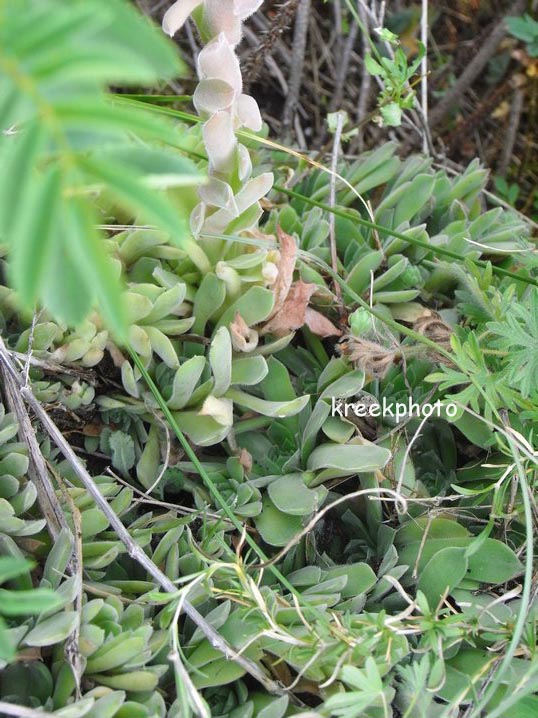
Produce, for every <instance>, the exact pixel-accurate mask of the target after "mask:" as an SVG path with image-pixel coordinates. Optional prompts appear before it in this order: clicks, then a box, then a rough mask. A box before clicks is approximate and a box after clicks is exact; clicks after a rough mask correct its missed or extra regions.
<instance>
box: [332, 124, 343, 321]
mask: <svg viewBox="0 0 538 718" xmlns="http://www.w3.org/2000/svg"><path fill="white" fill-rule="evenodd" d="M343 127H344V113H343V112H337V113H336V128H335V131H334V143H333V153H332V158H331V184H330V194H329V205H330V206H331V207H334V206H335V204H336V173H337V170H338V155H339V153H340V143H341V141H342V129H343ZM329 240H330V243H331V264H332V268H333V272H334V273H335V274H338V253H337V251H336V217H335V216H334V214H333V213H332V212H331V215H330V217H329ZM334 293H335V295H336V299H337V301H338V304H339V305H340V314H343V313H344V305H343V302H342V289H341V287H340V285H339V284H338V282H335V283H334Z"/></svg>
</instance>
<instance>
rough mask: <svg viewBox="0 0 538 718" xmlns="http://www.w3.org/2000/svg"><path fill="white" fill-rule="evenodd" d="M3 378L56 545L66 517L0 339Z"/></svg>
mask: <svg viewBox="0 0 538 718" xmlns="http://www.w3.org/2000/svg"><path fill="white" fill-rule="evenodd" d="M0 360H1V361H0V374H1V376H2V379H3V389H4V395H5V399H6V402H7V405H8V407H9V409H10V411H11V412H13V414H14V415H15V417H16V419H17V423H18V426H19V431H18V434H19V439H20V440H21V441H22V442H23V443H24V444H26V446H27V447H28V456H29V460H30V463H29V465H28V477H29V478H30V481H31V482H32V483H33V484H34V486H35V487H36V490H37V501H38V504H39V508H40V510H41V514H42V515H43V518H44V519H45V521H46V522H47V530H48V532H49V534H50V536H51V538H52V540H53V541H56V539H57V538H58V535H59V533H60V531H61V530H62V529H68V528H69V526H68V524H67V521H66V518H65V516H64V513H63V511H62V509H61V507H60V504H59V503H58V499H57V497H56V491H55V490H54V486H53V484H52V481H51V479H50V476H49V474H48V471H47V466H46V464H45V460H44V459H43V455H42V453H41V449H40V448H39V444H38V441H37V439H36V435H35V432H34V428H33V426H32V422H31V421H30V418H29V417H28V413H27V412H26V409H25V407H24V402H23V400H22V398H21V393H20V392H21V381H20V379H19V375H18V374H17V372H16V370H15V369H14V368H13V364H12V360H11V357H10V356H9V353H8V351H7V349H6V347H5V344H4V342H3V341H2V339H1V338H0Z"/></svg>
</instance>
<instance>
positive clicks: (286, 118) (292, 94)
mask: <svg viewBox="0 0 538 718" xmlns="http://www.w3.org/2000/svg"><path fill="white" fill-rule="evenodd" d="M309 20H310V0H300V2H299V7H298V8H297V15H296V18H295V32H294V35H293V55H292V60H291V69H290V78H289V81H288V95H287V97H286V102H285V104H284V112H283V114H282V134H283V136H284V137H286V136H287V135H289V131H290V129H291V126H292V122H293V115H294V112H295V108H296V107H297V103H298V101H299V91H300V89H301V80H302V77H303V68H304V60H305V51H306V39H307V36H308V23H309Z"/></svg>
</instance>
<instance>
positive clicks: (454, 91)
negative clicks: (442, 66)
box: [429, 0, 527, 127]
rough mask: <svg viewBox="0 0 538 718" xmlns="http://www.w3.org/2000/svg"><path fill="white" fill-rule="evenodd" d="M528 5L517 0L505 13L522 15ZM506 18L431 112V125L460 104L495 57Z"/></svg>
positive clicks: (498, 24) (503, 31) (433, 125)
mask: <svg viewBox="0 0 538 718" xmlns="http://www.w3.org/2000/svg"><path fill="white" fill-rule="evenodd" d="M526 7H527V0H517V2H515V3H514V4H513V5H512V7H511V8H510V10H508V11H507V12H506V13H505V15H520V14H521V13H522V12H523V10H524V9H525V8H526ZM505 20H506V17H503V18H502V20H500V21H499V22H498V23H497V24H496V25H495V27H494V28H493V30H492V31H491V33H490V34H489V36H488V37H487V38H486V41H485V42H484V44H483V45H482V47H481V48H480V50H479V51H478V52H477V54H476V55H475V56H474V58H473V59H472V60H471V62H470V63H469V64H468V65H467V67H466V68H465V70H464V71H463V73H462V74H461V75H460V77H458V79H457V80H456V82H455V83H454V85H453V86H452V87H451V88H450V89H448V90H447V91H446V92H445V94H444V96H443V98H442V99H441V100H440V101H439V102H438V103H437V105H436V106H435V107H434V109H433V110H432V111H431V112H430V115H429V124H430V127H435V126H436V125H438V124H439V123H440V122H441V120H442V119H443V118H444V117H445V115H446V114H447V113H448V112H450V110H451V109H452V108H453V107H454V106H455V105H457V104H458V101H459V100H460V98H461V96H462V95H463V94H464V93H465V92H466V91H467V89H468V88H469V87H470V85H472V84H473V82H474V81H475V80H476V78H477V77H478V76H479V75H480V73H481V72H482V70H483V69H484V68H485V66H486V65H487V64H488V62H489V61H490V59H491V58H492V57H493V55H494V53H495V51H496V50H497V48H498V47H499V45H500V43H501V41H502V39H503V38H504V36H505V35H506V29H507V28H506V22H505Z"/></svg>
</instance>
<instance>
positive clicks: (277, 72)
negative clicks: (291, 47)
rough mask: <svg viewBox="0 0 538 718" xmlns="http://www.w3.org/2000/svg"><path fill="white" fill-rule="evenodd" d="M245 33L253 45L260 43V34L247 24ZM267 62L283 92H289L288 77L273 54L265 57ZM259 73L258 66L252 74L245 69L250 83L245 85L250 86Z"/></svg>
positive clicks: (244, 73) (245, 74) (244, 29)
mask: <svg viewBox="0 0 538 718" xmlns="http://www.w3.org/2000/svg"><path fill="white" fill-rule="evenodd" d="M243 34H244V35H245V37H246V38H247V40H248V42H249V43H250V44H251V45H252V46H253V47H256V46H257V44H258V36H257V35H256V33H255V32H254V31H253V30H251V29H250V28H249V27H247V26H245V27H244V28H243ZM265 64H266V66H267V69H268V70H269V72H270V73H271V75H272V76H273V77H274V78H275V79H276V81H277V82H278V84H279V85H280V89H281V90H282V93H283V94H284V95H287V94H288V83H287V82H286V78H285V77H284V75H283V74H282V70H281V69H280V67H279V66H278V64H277V63H276V61H275V60H274V58H273V57H272V56H271V55H267V56H266V57H265ZM257 74H258V71H257V70H256V68H254V69H253V70H252V74H250V70H245V71H243V75H244V76H245V78H246V80H247V82H248V84H246V85H245V87H249V86H250V85H251V84H252V83H253V82H254V80H255V79H256V77H257Z"/></svg>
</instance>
